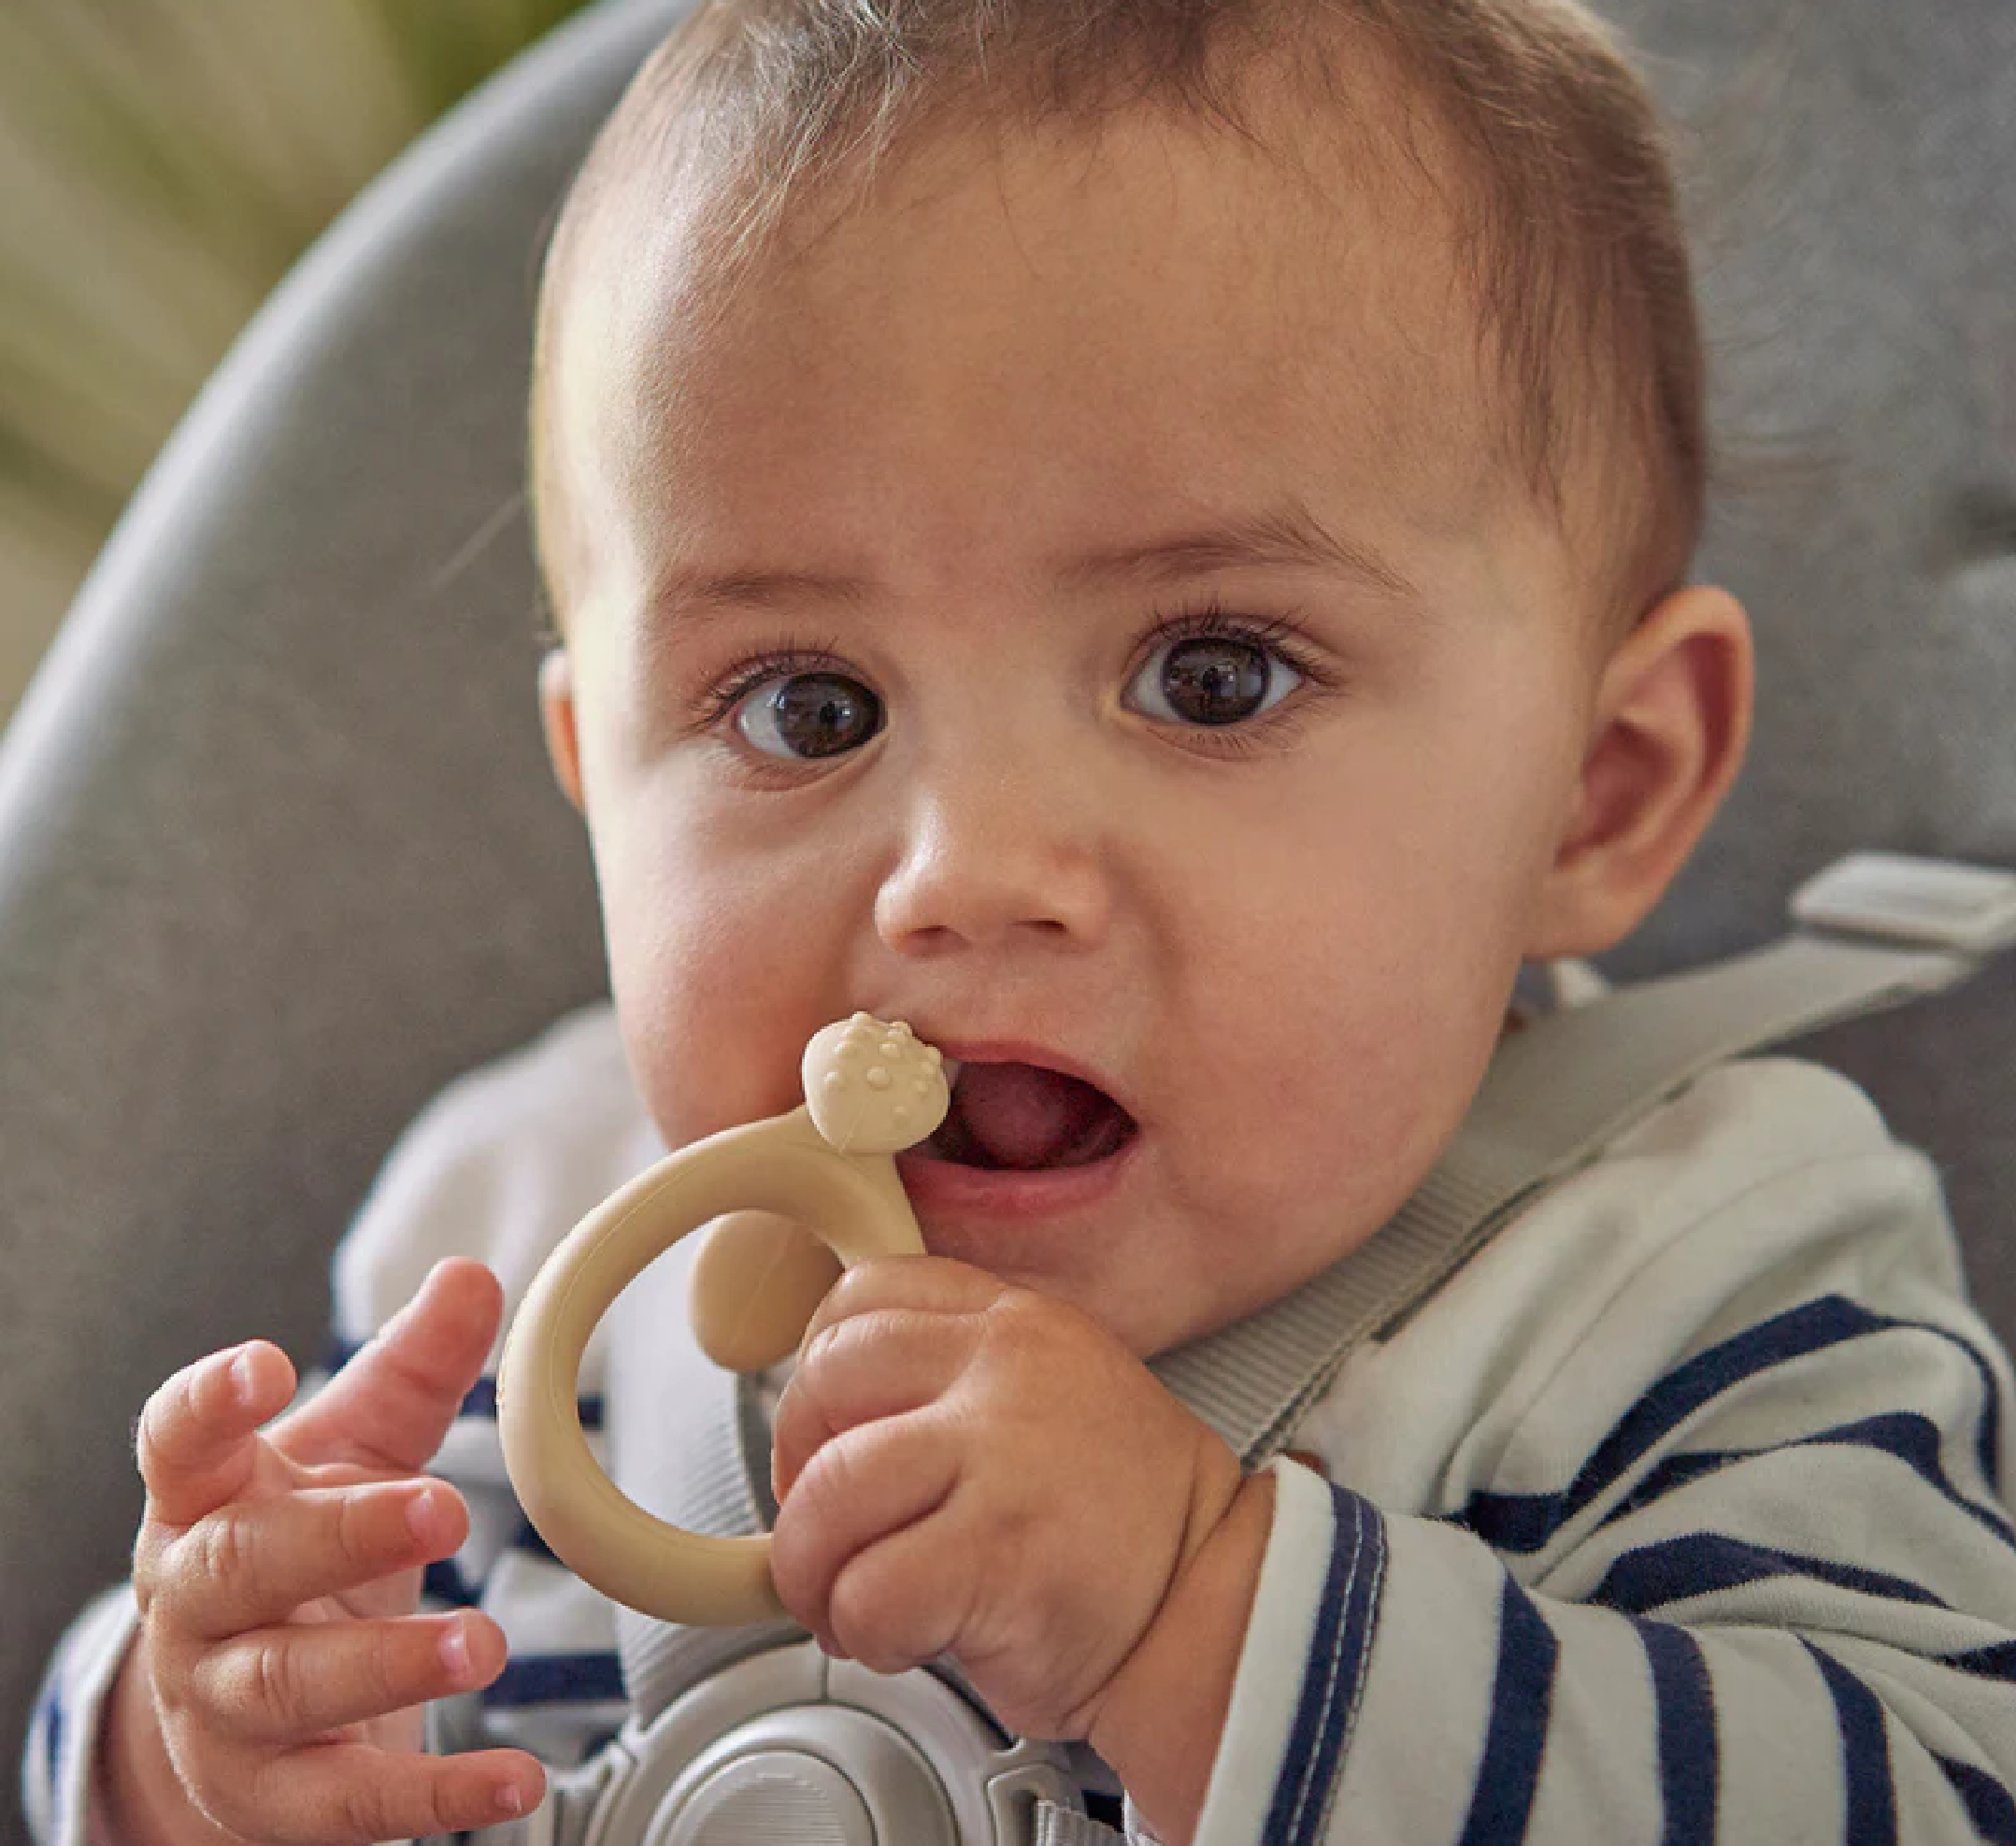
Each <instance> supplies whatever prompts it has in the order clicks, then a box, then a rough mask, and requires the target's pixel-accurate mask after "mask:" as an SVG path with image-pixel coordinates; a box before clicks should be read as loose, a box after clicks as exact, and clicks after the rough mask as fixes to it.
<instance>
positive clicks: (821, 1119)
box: [497, 1013, 951, 1627]
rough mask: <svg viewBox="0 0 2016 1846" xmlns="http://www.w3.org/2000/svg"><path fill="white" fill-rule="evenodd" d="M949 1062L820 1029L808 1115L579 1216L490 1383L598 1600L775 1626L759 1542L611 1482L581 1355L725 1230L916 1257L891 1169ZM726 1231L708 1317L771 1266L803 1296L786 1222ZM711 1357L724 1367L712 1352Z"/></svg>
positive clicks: (690, 1155) (807, 1064) (680, 1162)
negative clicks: (632, 1299) (604, 1323)
mask: <svg viewBox="0 0 2016 1846" xmlns="http://www.w3.org/2000/svg"><path fill="white" fill-rule="evenodd" d="M943 1063H944V1060H943V1058H942V1057H941V1056H940V1055H939V1053H938V1052H937V1048H936V1047H935V1046H931V1045H927V1044H925V1043H924V1042H923V1041H922V1039H920V1038H919V1037H917V1036H916V1034H915V1033H913V1032H912V1031H911V1030H910V1028H909V1027H908V1025H906V1024H903V1023H900V1022H898V1023H894V1024H884V1023H882V1022H881V1021H879V1020H878V1019H875V1018H873V1017H871V1016H870V1015H869V1014H867V1013H856V1014H855V1015H854V1016H853V1017H852V1018H851V1019H850V1020H843V1021H841V1022H839V1023H836V1024H834V1025H829V1026H826V1027H825V1028H824V1029H823V1030H822V1031H820V1032H818V1033H816V1034H815V1035H814V1036H813V1038H812V1041H811V1043H810V1044H808V1046H807V1047H806V1048H805V1058H804V1062H803V1065H802V1066H801V1071H802V1075H803V1077H804V1081H805V1102H804V1104H803V1106H801V1107H800V1108H797V1109H793V1110H791V1111H790V1113H788V1114H785V1115H776V1116H772V1117H770V1118H769V1119H768V1120H767V1121H764V1122H752V1123H747V1124H746V1125H744V1126H742V1127H738V1128H726V1129H723V1130H722V1132H721V1133H720V1134H718V1135H710V1136H708V1138H706V1139H705V1140H701V1141H695V1142H694V1143H693V1145H692V1146H691V1147H688V1148H683V1149H681V1150H680V1151H679V1152H677V1153H674V1154H671V1155H669V1156H667V1157H666V1158H665V1159H664V1160H662V1161H660V1162H659V1163H658V1164H657V1165H656V1166H652V1167H651V1168H650V1169H649V1170H648V1171H647V1172H645V1173H642V1174H640V1175H639V1176H638V1177H637V1178H636V1179H635V1180H633V1181H631V1182H630V1183H629V1184H628V1185H626V1186H624V1187H622V1189H621V1190H620V1191H618V1192H616V1193H615V1194H613V1195H611V1196H610V1197H609V1198H608V1199H606V1200H605V1201H604V1202H603V1203H602V1204H601V1205H600V1206H598V1207H597V1208H596V1209H594V1210H593V1211H592V1212H590V1213H589V1214H588V1216H587V1217H585V1218H584V1219H582V1220H581V1222H580V1223H579V1224H577V1225H576V1226H575V1227H574V1229H573V1230H572V1231H571V1232H569V1233H568V1235H567V1237H566V1238H565V1240H564V1241H563V1242H562V1243H561V1245H560V1247H559V1248H558V1249H557V1250H555V1251H554V1252H553V1253H552V1255H551V1256H550V1257H549V1258H548V1259H547V1261H546V1263H545V1265H544V1266H543V1267H542V1268H541V1269H540V1270H539V1272H538V1274H537V1275H536V1277H535V1278H534V1279H533V1283H532V1286H531V1288H530V1289H529V1290H528V1291H527V1292H526V1295H525V1299H524V1302H523V1304H522V1306H521V1307H520V1309H519V1310H518V1314H517V1317H516V1318H515V1319H514V1320H513V1322H512V1324H511V1331H510V1334H509V1336H508V1338H507V1339H506V1341H505V1347H504V1357H503V1360H502V1362H501V1364H500V1365H499V1367H498V1371H497V1427H498V1432H499V1434H500V1435H501V1437H502V1438H503V1442H504V1462H505V1467H506V1468H507V1469H508V1472H509V1474H510V1477H511V1484H512V1486H513V1487H515V1488H516V1489H517V1491H518V1496H519V1499H520V1501H521V1502H522V1505H523V1507H524V1510H525V1513H526V1516H527V1517H528V1518H529V1519H530V1520H531V1521H532V1524H533V1525H534V1526H535V1527H536V1529H537V1531H538V1533H539V1536H540V1537H541V1538H544V1539H545V1540H546V1542H547V1543H548V1544H549V1545H550V1546H551V1547H552V1550H553V1553H554V1555H555V1556H557V1557H558V1558H559V1559H560V1560H561V1562H562V1563H564V1564H565V1565H566V1566H567V1567H568V1568H569V1569H571V1570H572V1571H574V1572H575V1574H576V1575H577V1576H579V1577H580V1578H582V1579H583V1580H584V1581H587V1582H589V1583H592V1584H593V1585H594V1587H595V1588H596V1589H598V1590H600V1591H602V1592H603V1594H604V1595H606V1596H612V1597H614V1598H615V1599H616V1600H617V1601H618V1602H621V1603H625V1604H627V1605H628V1606H629V1607H630V1608H632V1609H636V1610H642V1611H643V1612H644V1613H645V1614H647V1615H655V1616H658V1617H659V1618H660V1619H662V1620H664V1621H667V1622H683V1623H689V1624H699V1625H705V1626H716V1627H727V1626H733V1625H736V1624H743V1623H750V1622H759V1621H763V1620H765V1619H766V1618H770V1617H774V1616H778V1615H780V1614H782V1613H783V1610H782V1608H781V1606H780V1605H779V1602H778V1600H777V1593H776V1591H775V1589H774V1588H773V1587H772V1585H771V1582H770V1541H769V1539H768V1538H711V1537H708V1536H707V1535H705V1534H703V1533H698V1532H688V1531H685V1530H683V1529H682V1528H680V1527H679V1526H677V1525H672V1524H667V1523H666V1522H665V1521H664V1520H662V1519H658V1518H656V1517H654V1516H653V1515H652V1514H651V1513H649V1512H646V1511H645V1510H644V1509H643V1508H642V1507H640V1506H638V1505H637V1504H636V1502H635V1501H634V1500H632V1499H631V1498H630V1497H629V1496H628V1495H625V1494H624V1493H623V1492H622V1489H620V1488H619V1487H618V1486H617V1485H616V1484H615V1482H614V1481H611V1480H610V1479H609V1478H608V1475H607V1474H606V1473H605V1472H604V1471H603V1468H602V1466H601V1464H600V1463H599V1462H597V1461H596V1460H595V1458H594V1454H593V1452H592V1451H591V1450H590V1448H589V1446H588V1438H587V1437H586V1436H585V1435H584V1434H583V1433H582V1430H581V1420H580V1410H579V1403H578V1401H577V1399H578V1396H579V1381H580V1370H581V1355H582V1354H583V1353H584V1352H586V1351H587V1347H588V1340H589V1336H590V1335H591V1334H593V1331H594V1329H595V1327H596V1325H597V1324H599V1323H600V1321H601V1319H602V1317H603V1316H604V1315H605V1314H606V1313H608V1310H609V1308H610V1306H611V1305H612V1304H613V1303H614V1301H615V1300H616V1297H617V1296H618V1295H621V1294H622V1292H623V1290H624V1289H625V1288H626V1287H628V1286H629V1284H630V1283H631V1282H632V1281H635V1280H636V1278H637V1277H638V1276H639V1275H641V1274H642V1273H643V1271H644V1270H645V1269H646V1268H648V1267H649V1266H651V1263H653V1262H654V1261H655V1260H656V1259H657V1258H658V1257H660V1256H661V1255H663V1254H664V1253H665V1252H666V1251H667V1250H669V1249H670V1248H671V1247H672V1246H673V1245H674V1244H675V1243H677V1242H678V1241H679V1239H680V1238H683V1237H686V1236H687V1235H689V1234H690V1233H691V1232H693V1231H694V1230H697V1229H698V1228H699V1227H700V1226H701V1225H702V1224H708V1223H710V1222H711V1221H713V1220H715V1219H718V1218H727V1217H730V1216H731V1215H732V1214H739V1213H753V1212H765V1213H773V1214H775V1217H776V1218H777V1219H788V1220H790V1221H792V1224H795V1225H803V1226H805V1227H806V1228H807V1229H808V1230H809V1231H811V1232H813V1233H814V1234H816V1236H817V1237H818V1238H820V1239H821V1240H822V1242H823V1243H824V1244H825V1245H826V1246H827V1247H828V1248H829V1249H830V1250H831V1251H832V1252H833V1254H834V1255H835V1256H836V1257H837V1258H838V1259H839V1261H840V1264H841V1266H843V1267H848V1268H851V1267H852V1266H853V1265H855V1264H856V1263H860V1262H864V1261H865V1260H866V1259H867V1258H868V1257H870V1256H883V1255H902V1254H908V1253H915V1252H922V1249H923V1240H922V1237H921V1236H920V1235H919V1232H918V1229H917V1220H916V1218H915V1217H914V1216H913V1215H912V1213H911V1211H910V1204H909V1200H908V1197H907V1196H906V1195H905V1194H904V1191H903V1185H902V1182H901V1181H899V1180H898V1179H897V1178H896V1168H895V1163H894V1160H893V1159H892V1158H891V1157H890V1156H891V1155H893V1154H894V1153H896V1152H900V1151H901V1150H902V1149H904V1148H907V1147H910V1146H912V1145H913V1144H915V1143H916V1142H918V1141H921V1140H922V1139H923V1138H924V1137H925V1136H927V1135H929V1134H930V1133H931V1131H932V1130H933V1129H934V1128H936V1127H937V1125H938V1123H940V1122H942V1121H943V1120H944V1119H945V1112H946V1110H947V1109H949V1108H950V1107H951V1087H950V1084H949V1082H948V1080H947V1078H946V1075H945V1072H944V1070H943V1068H942V1066H943ZM754 1222H755V1224H757V1225H758V1226H759V1227H760V1226H761V1225H763V1224H770V1225H772V1226H774V1225H775V1221H774V1220H762V1221H754ZM724 1228H725V1229H726V1230H728V1231H729V1232H730V1233H731V1235H730V1236H728V1237H726V1238H722V1244H721V1249H720V1251H719V1252H709V1253H710V1255H712V1256H713V1257H714V1261H713V1263H712V1265H711V1273H710V1275H709V1277H708V1305H707V1309H706V1313H705V1315H704V1317H703V1318H704V1319H705V1320H707V1321H708V1322H710V1323H713V1324H716V1325H725V1324H728V1321H729V1319H731V1318H732V1316H730V1315H729V1313H728V1309H726V1308H725V1307H724V1306H723V1304H724V1303H726V1302H730V1301H732V1298H733V1296H734V1295H735V1294H736V1289H737V1287H738V1286H740V1287H741V1288H743V1289H744V1290H745V1292H746V1290H747V1289H748V1288H749V1287H750V1286H751V1285H752V1284H753V1283H754V1282H756V1281H761V1280H762V1274H763V1271H764V1270H765V1267H766V1266H770V1265H773V1264H780V1265H783V1266H785V1268H786V1269H788V1270H791V1271H793V1272H794V1274H795V1276H796V1277H797V1286H798V1292H799V1294H800V1296H801V1298H802V1296H803V1294H804V1293H805V1290H804V1288H803V1281H804V1277H805V1274H806V1271H805V1266H804V1264H803V1261H802V1251H801V1252H794V1251H793V1250H791V1248H790V1247H789V1238H790V1237H791V1236H792V1235H794V1233H793V1232H792V1231H791V1227H790V1226H789V1225H786V1226H781V1227H775V1228H773V1229H772V1231H771V1232H770V1234H769V1235H768V1236H767V1237H765V1236H763V1235H755V1236H751V1235H746V1234H739V1233H741V1232H742V1230H743V1225H742V1224H739V1223H738V1224H730V1225H728V1226H726V1227H724ZM801 1241H802V1240H801ZM751 1265H754V1266H755V1268H756V1274H754V1275H751ZM815 1298H816V1297H815ZM758 1319H759V1321H760V1320H761V1317H760V1316H759V1317H758ZM798 1330H799V1331H802V1330H803V1323H802V1322H801V1323H800V1326H799V1329H798ZM778 1338H779V1335H778V1330H777V1329H776V1328H775V1327H774V1326H769V1325H767V1324H764V1325H762V1326H760V1327H759V1328H758V1331H757V1333H756V1335H755V1338H754V1345H755V1348H756V1349H757V1350H764V1351H768V1350H772V1349H776V1350H778V1352H779V1356H781V1352H784V1351H789V1350H790V1345H791V1344H794V1343H795V1340H794V1338H793V1339H792V1340H790V1341H788V1342H787V1343H785V1344H784V1345H783V1346H782V1347H781V1348H778V1346H777V1341H778ZM704 1343H705V1344H706V1346H707V1350H708V1352H710V1353H715V1354H716V1355H717V1356H718V1354H719V1351H720V1346H719V1344H717V1342H716V1341H715V1340H713V1339H711V1338H709V1339H708V1340H706V1341H704Z"/></svg>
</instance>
